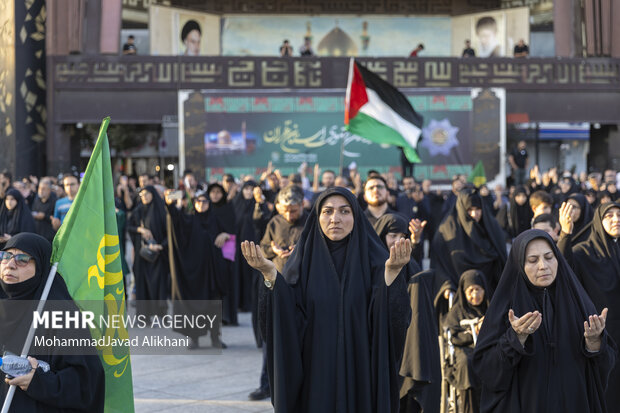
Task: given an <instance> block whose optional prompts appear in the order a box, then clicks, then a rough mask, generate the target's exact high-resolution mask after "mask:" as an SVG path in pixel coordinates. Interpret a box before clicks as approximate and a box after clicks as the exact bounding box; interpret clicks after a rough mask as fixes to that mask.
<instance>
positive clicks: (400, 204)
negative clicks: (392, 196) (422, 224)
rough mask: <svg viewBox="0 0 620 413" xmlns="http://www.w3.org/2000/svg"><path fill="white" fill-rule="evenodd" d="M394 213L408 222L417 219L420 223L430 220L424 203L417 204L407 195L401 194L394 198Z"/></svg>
mask: <svg viewBox="0 0 620 413" xmlns="http://www.w3.org/2000/svg"><path fill="white" fill-rule="evenodd" d="M396 211H398V213H400V214H402V215H403V216H404V217H405V218H407V219H408V220H412V219H419V220H420V221H428V220H429V219H430V217H429V215H430V212H429V211H428V210H427V208H426V205H425V203H424V202H419V203H418V202H416V201H414V200H413V199H412V198H410V197H409V196H407V194H402V195H400V196H399V197H398V198H396Z"/></svg>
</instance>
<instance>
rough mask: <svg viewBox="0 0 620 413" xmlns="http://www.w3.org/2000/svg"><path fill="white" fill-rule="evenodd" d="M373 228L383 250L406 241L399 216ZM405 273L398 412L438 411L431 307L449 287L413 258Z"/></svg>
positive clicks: (406, 228) (436, 349)
mask: <svg viewBox="0 0 620 413" xmlns="http://www.w3.org/2000/svg"><path fill="white" fill-rule="evenodd" d="M374 228H375V231H376V232H377V235H379V238H380V239H381V242H382V243H383V244H384V245H385V246H386V250H389V249H390V248H391V247H392V246H393V245H394V244H395V243H396V241H397V240H398V239H400V238H408V236H407V235H408V233H409V226H408V225H407V221H406V220H405V219H404V218H403V217H401V216H400V215H398V214H385V215H383V216H382V217H381V218H379V220H378V221H377V222H376V223H375V225H374ZM420 229H421V228H418V230H420ZM414 231H416V230H415V229H414ZM404 271H405V276H406V278H407V281H408V283H407V292H408V293H409V303H410V307H411V310H412V317H411V323H410V325H409V328H408V329H407V335H406V339H405V346H404V350H403V360H402V363H401V365H400V370H399V375H400V376H401V379H402V385H401V386H400V393H399V396H400V413H418V412H434V411H439V403H440V399H441V365H440V358H439V345H438V341H437V335H438V333H437V312H436V311H435V307H434V305H435V304H436V303H437V302H438V301H439V300H440V299H441V296H442V295H443V291H444V290H445V289H446V288H450V284H449V282H448V281H447V280H440V279H439V278H438V277H437V276H436V274H435V272H434V271H424V272H422V269H421V268H420V266H419V265H418V263H417V261H416V260H415V258H411V259H410V260H409V263H408V264H407V265H406V266H405V269H404ZM442 281H444V282H442Z"/></svg>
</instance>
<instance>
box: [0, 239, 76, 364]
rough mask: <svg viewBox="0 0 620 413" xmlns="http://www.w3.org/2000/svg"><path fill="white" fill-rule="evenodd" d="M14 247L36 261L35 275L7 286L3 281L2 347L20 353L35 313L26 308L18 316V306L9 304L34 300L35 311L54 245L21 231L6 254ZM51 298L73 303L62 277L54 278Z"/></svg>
mask: <svg viewBox="0 0 620 413" xmlns="http://www.w3.org/2000/svg"><path fill="white" fill-rule="evenodd" d="M11 248H16V249H18V250H21V251H23V252H24V253H26V254H28V255H30V256H31V257H32V258H33V259H34V262H35V274H34V276H33V277H32V278H30V279H28V280H26V281H22V282H20V283H16V284H7V283H5V282H4V281H2V280H1V279H0V348H1V347H2V346H3V345H4V346H5V347H6V348H7V349H11V351H13V352H21V350H22V348H21V345H22V344H23V340H24V339H25V337H26V333H27V331H28V329H29V328H30V323H31V320H32V311H25V310H26V308H24V311H23V312H22V314H15V307H12V305H11V303H10V301H14V300H28V301H32V310H34V309H35V308H36V304H35V301H37V300H39V299H40V298H41V294H42V293H43V289H44V288H45V282H46V280H47V276H48V275H49V272H50V268H51V265H50V258H51V256H52V245H51V244H50V243H49V241H48V240H46V239H45V238H43V237H41V236H40V235H37V234H33V233H29V232H22V233H19V234H17V235H15V236H13V237H11V239H9V240H8V241H7V243H6V245H5V246H4V248H3V251H6V250H8V249H11ZM48 299H49V300H52V299H53V300H71V296H70V295H69V292H68V291H67V287H66V285H65V283H64V281H63V279H62V278H61V277H59V276H56V277H55V279H54V284H53V288H52V289H51V290H50V293H49V296H48ZM11 309H13V311H11ZM12 338H15V341H13V340H11V339H12Z"/></svg>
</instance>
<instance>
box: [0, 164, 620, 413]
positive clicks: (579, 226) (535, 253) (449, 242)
mask: <svg viewBox="0 0 620 413" xmlns="http://www.w3.org/2000/svg"><path fill="white" fill-rule="evenodd" d="M341 172H342V173H341V174H339V175H338V174H336V173H335V172H334V171H330V170H326V171H323V172H322V174H321V171H320V169H319V168H318V165H316V167H315V169H314V176H313V177H311V178H313V179H309V177H308V176H306V175H305V174H300V173H294V174H291V175H290V176H283V175H281V174H280V173H279V171H277V170H275V171H273V170H271V168H268V169H267V170H266V171H265V172H264V173H263V174H262V175H260V176H256V177H255V176H237V177H235V176H232V175H230V174H226V175H224V176H223V177H222V178H221V180H219V181H213V182H210V183H208V184H207V183H204V184H201V183H199V182H198V181H197V179H196V178H195V175H194V174H193V173H192V172H191V171H186V172H185V173H184V176H183V177H182V180H181V182H180V184H179V186H178V188H174V189H168V188H166V187H165V186H164V185H162V182H160V181H159V179H158V178H157V177H155V176H150V175H147V174H143V175H140V176H138V177H127V176H120V177H119V179H118V185H117V187H116V193H115V195H116V197H115V203H116V212H117V222H118V230H119V236H120V237H121V239H122V240H126V242H121V247H122V248H121V250H122V254H123V265H124V268H123V273H124V274H125V277H126V285H127V294H128V299H129V302H130V303H131V302H134V301H135V302H136V303H137V308H136V311H137V312H138V313H140V314H145V315H148V316H153V315H163V314H165V313H166V312H167V311H168V309H167V307H166V306H164V305H162V303H165V302H166V300H169V299H172V300H176V299H184V300H222V305H223V308H222V310H223V323H224V325H229V326H235V325H238V322H239V321H238V314H239V312H251V313H252V324H253V327H254V329H253V331H254V335H255V339H256V344H257V346H258V347H261V348H262V349H263V359H264V362H263V371H262V372H261V375H260V381H259V383H260V385H259V387H258V388H257V390H256V391H254V392H253V393H251V394H250V398H251V399H254V400H259V399H264V398H267V397H271V400H272V403H273V404H274V406H275V409H276V412H278V413H281V412H291V413H300V412H369V413H370V412H381V413H383V412H398V411H401V412H421V411H423V412H439V411H440V405H441V403H445V398H446V397H448V396H449V395H448V394H447V392H446V391H445V387H444V383H445V382H446V381H447V382H448V383H449V385H450V388H452V389H453V390H454V392H453V397H452V398H451V401H452V402H453V403H454V404H455V405H456V406H457V408H458V409H459V410H458V412H478V411H482V412H543V411H544V412H606V411H609V412H612V411H618V409H620V392H618V391H617V389H618V388H620V369H619V368H617V367H616V364H615V361H616V357H617V354H616V353H617V347H616V344H615V343H617V342H618V341H620V306H619V305H618V303H620V246H619V245H618V237H620V193H619V192H618V189H617V185H618V177H620V174H617V173H616V171H614V170H605V171H604V172H603V173H591V174H590V175H586V174H585V173H582V174H575V173H571V172H569V171H564V172H559V171H557V169H556V168H553V169H551V170H549V171H546V172H544V173H541V171H539V170H538V167H536V166H535V167H534V168H532V169H531V170H530V171H529V179H525V182H524V184H523V185H520V186H510V187H508V188H507V189H505V188H504V187H502V186H501V185H497V186H496V187H494V188H488V187H487V186H485V185H482V186H480V187H478V188H475V187H473V186H472V185H471V184H469V183H468V182H467V179H466V177H465V176H462V175H459V176H455V177H453V179H452V183H451V189H450V190H448V191H441V190H437V189H434V186H433V185H432V182H431V181H429V180H424V181H422V182H417V181H416V180H415V179H414V178H413V177H411V176H404V177H403V178H402V180H400V181H398V180H397V179H396V178H395V177H394V176H393V175H392V174H390V173H388V174H380V173H378V172H377V171H369V172H368V173H367V175H366V176H365V178H362V176H361V175H360V173H359V172H358V171H357V169H355V168H354V169H345V170H343V171H341ZM79 184H80V182H79V178H78V177H77V176H76V175H74V174H72V173H68V174H65V175H64V176H61V177H58V178H55V177H44V178H41V179H37V178H36V177H32V176H31V177H27V178H23V179H20V180H13V179H12V177H11V176H10V174H8V173H7V172H3V173H0V200H1V207H0V249H1V250H3V251H5V250H8V249H9V247H10V248H15V246H14V244H15V242H12V241H11V240H12V239H14V238H15V237H16V236H17V235H18V234H20V233H24V232H27V233H32V232H34V233H36V234H39V235H40V236H41V237H43V238H45V239H47V240H48V241H51V240H52V239H53V237H54V235H55V232H56V231H57V230H58V228H59V227H60V226H61V225H62V222H63V220H64V217H65V215H66V213H67V212H68V210H69V208H70V206H71V203H72V201H73V200H74V199H75V196H76V194H77V191H78V188H79ZM125 246H127V248H125ZM9 255H10V254H9ZM11 258H12V255H11V256H8V255H6V254H4V255H2V265H3V266H5V265H9V264H11V263H13V261H11ZM15 262H16V261H15ZM428 262H430V266H429V265H428V264H426V265H425V263H428ZM37 263H38V262H37ZM38 264H39V263H38ZM426 267H430V268H426ZM423 268H424V269H423ZM2 287H3V290H5V291H0V299H5V298H7V297H10V294H9V293H7V291H6V289H5V283H4V282H2ZM151 301H152V304H151V303H150V302H151ZM438 337H441V338H442V339H441V340H439V341H438ZM210 338H211V341H212V344H213V345H214V346H221V347H224V348H225V347H226V345H225V344H224V343H223V342H222V339H221V332H220V331H219V330H215V331H212V332H211V337H210ZM440 342H443V343H444V344H442V345H440V344H439V343H440ZM199 345H200V342H199V337H195V336H193V337H191V344H190V347H191V348H196V347H198V346H199ZM446 349H449V352H450V357H447V356H446V355H445V354H444V353H446ZM452 351H453V352H452ZM446 360H449V361H446ZM52 368H53V366H52ZM257 376H258V372H257ZM59 411H62V410H59Z"/></svg>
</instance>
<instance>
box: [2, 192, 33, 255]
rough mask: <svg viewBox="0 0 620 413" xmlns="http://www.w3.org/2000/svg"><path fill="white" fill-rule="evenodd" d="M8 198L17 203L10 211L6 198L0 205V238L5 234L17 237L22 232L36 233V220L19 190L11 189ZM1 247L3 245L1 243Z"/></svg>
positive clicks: (7, 194)
mask: <svg viewBox="0 0 620 413" xmlns="http://www.w3.org/2000/svg"><path fill="white" fill-rule="evenodd" d="M6 196H11V197H13V198H14V199H15V200H16V201H17V205H16V206H15V208H13V209H11V210H9V209H8V208H7V207H6V204H5V201H6V197H5V198H4V199H3V200H2V205H0V237H1V236H3V235H4V234H9V235H16V234H19V233H20V232H34V219H33V218H32V213H31V211H30V208H28V205H27V204H26V201H25V200H24V197H23V196H22V194H21V193H20V192H19V191H18V190H17V189H13V188H11V189H9V190H8V191H7V192H6ZM0 247H2V244H1V243H0Z"/></svg>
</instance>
